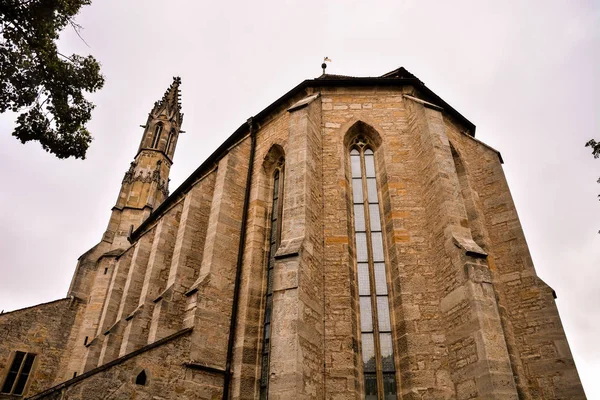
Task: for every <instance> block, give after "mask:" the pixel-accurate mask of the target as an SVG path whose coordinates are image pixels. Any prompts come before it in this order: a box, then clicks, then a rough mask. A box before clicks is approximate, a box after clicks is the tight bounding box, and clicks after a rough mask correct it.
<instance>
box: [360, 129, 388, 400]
mask: <svg viewBox="0 0 600 400" xmlns="http://www.w3.org/2000/svg"><path fill="white" fill-rule="evenodd" d="M350 165H351V169H352V199H353V207H354V229H355V231H354V238H355V244H356V267H357V275H358V294H359V304H360V331H361V343H362V346H361V349H362V358H363V371H364V383H365V399H367V400H371V399H373V400H380V399H385V400H391V399H396V368H395V366H394V350H393V345H392V327H391V322H390V308H389V298H388V282H387V274H386V270H385V253H384V250H383V235H382V230H381V225H382V224H381V217H380V213H379V198H378V194H377V178H376V174H375V159H374V153H373V150H372V149H371V147H370V146H369V143H368V141H367V140H366V139H364V138H361V137H358V138H357V139H356V140H355V141H354V143H353V144H352V147H351V150H350ZM373 310H375V311H374V312H373Z"/></svg>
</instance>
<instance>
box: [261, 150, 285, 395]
mask: <svg viewBox="0 0 600 400" xmlns="http://www.w3.org/2000/svg"><path fill="white" fill-rule="evenodd" d="M271 210H272V211H271V223H270V225H271V227H270V230H271V232H270V234H269V251H268V254H267V289H266V292H265V318H264V322H263V350H262V360H261V374H260V398H261V400H266V399H267V398H268V390H269V368H270V365H269V364H270V355H271V315H272V314H273V267H274V265H275V253H276V252H277V248H278V247H279V242H280V240H281V212H282V210H283V158H280V159H279V160H278V162H277V167H276V168H275V172H274V173H273V201H272V208H271Z"/></svg>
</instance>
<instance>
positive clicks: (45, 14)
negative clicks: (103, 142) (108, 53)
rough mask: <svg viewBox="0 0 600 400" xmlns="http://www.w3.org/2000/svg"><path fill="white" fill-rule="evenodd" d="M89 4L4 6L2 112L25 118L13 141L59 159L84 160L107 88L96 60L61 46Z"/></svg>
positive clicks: (57, 1)
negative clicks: (92, 98)
mask: <svg viewBox="0 0 600 400" xmlns="http://www.w3.org/2000/svg"><path fill="white" fill-rule="evenodd" d="M90 3H91V1H89V0H87V1H86V0H83V1H82V0H30V1H27V0H0V30H1V31H0V112H5V111H7V110H10V111H14V112H21V114H20V115H19V116H18V117H17V126H16V127H15V130H14V132H13V136H15V137H16V138H17V139H19V140H20V141H21V142H22V143H26V142H29V141H39V142H40V144H41V145H42V147H43V148H44V150H46V151H49V152H51V153H53V154H54V155H56V156H57V157H58V158H68V157H75V158H82V159H84V158H85V154H86V151H87V149H88V147H89V145H90V143H91V141H92V136H91V134H90V132H89V131H88V130H87V129H86V128H85V124H86V123H87V122H88V121H89V120H90V118H91V111H92V110H93V108H94V105H93V104H92V103H91V102H89V101H87V100H86V99H85V97H84V92H90V93H91V92H95V91H96V90H98V89H101V88H102V86H103V85H104V77H103V76H102V75H101V73H100V65H99V63H98V62H97V61H96V59H94V57H92V56H91V55H90V56H87V57H83V56H80V55H76V54H74V55H71V56H65V55H63V54H61V53H59V52H58V49H57V47H56V40H57V39H58V36H59V34H60V31H61V30H62V29H64V28H65V27H66V26H67V25H68V24H69V25H71V26H72V27H73V29H75V30H76V31H77V30H78V29H79V26H78V25H77V24H75V23H74V22H73V19H72V18H73V17H74V16H75V15H76V14H77V13H78V12H79V9H80V8H81V6H84V5H88V4H90Z"/></svg>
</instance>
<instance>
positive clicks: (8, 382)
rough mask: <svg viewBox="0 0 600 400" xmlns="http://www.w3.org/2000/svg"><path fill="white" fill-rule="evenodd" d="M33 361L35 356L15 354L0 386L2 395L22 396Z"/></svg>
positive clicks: (18, 352)
mask: <svg viewBox="0 0 600 400" xmlns="http://www.w3.org/2000/svg"><path fill="white" fill-rule="evenodd" d="M34 360H35V354H33V353H25V352H22V351H17V352H15V357H14V358H13V361H12V364H11V365H10V369H9V370H8V374H7V375H6V378H5V380H4V384H3V385H2V393H8V394H16V395H21V394H23V390H24V389H25V384H26V383H27V380H28V379H29V375H30V373H31V368H32V367H33V361H34Z"/></svg>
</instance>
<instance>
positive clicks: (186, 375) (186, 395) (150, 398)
mask: <svg viewBox="0 0 600 400" xmlns="http://www.w3.org/2000/svg"><path fill="white" fill-rule="evenodd" d="M189 346H190V343H189V333H184V334H183V335H181V336H179V337H177V338H175V339H174V340H171V341H168V342H167V343H164V344H162V345H160V346H157V347H154V348H152V349H149V350H147V351H143V352H141V353H140V354H135V355H134V356H133V357H130V358H127V359H125V360H123V361H120V362H116V363H112V364H110V365H108V366H107V368H101V369H99V370H95V371H92V372H91V373H88V374H87V375H82V376H80V377H79V378H76V379H74V380H73V381H70V382H69V384H68V385H64V386H63V387H58V388H56V389H54V390H52V391H48V392H47V393H44V392H42V393H40V394H39V395H36V396H33V397H32V398H31V399H32V400H37V399H47V400H59V399H69V400H103V399H107V398H111V399H131V398H135V399H137V400H177V399H206V400H209V399H210V400H212V399H215V398H220V393H221V392H222V378H221V376H220V375H218V374H214V373H212V374H211V373H208V372H206V371H198V370H195V369H192V368H189V367H186V366H185V365H184V364H185V360H187V359H188V357H189ZM142 371H144V374H145V375H146V381H145V383H144V384H137V383H136V378H137V377H138V376H139V374H140V373H141V372H142Z"/></svg>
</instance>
